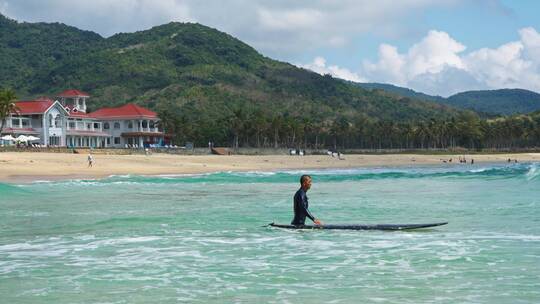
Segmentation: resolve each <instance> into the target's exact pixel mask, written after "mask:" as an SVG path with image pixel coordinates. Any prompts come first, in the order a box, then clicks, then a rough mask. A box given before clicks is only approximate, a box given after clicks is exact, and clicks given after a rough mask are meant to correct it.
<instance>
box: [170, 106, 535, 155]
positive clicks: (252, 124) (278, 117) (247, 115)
mask: <svg viewBox="0 0 540 304" xmlns="http://www.w3.org/2000/svg"><path fill="white" fill-rule="evenodd" d="M193 116H197V117H198V118H197V119H191V120H189V119H186V117H193ZM182 117H184V119H180V120H178V117H177V116H175V117H174V118H171V117H169V118H167V117H162V118H163V120H164V121H163V123H164V128H165V129H166V130H168V132H170V133H172V134H173V135H175V139H176V141H177V142H179V143H181V142H185V141H192V142H195V144H197V145H204V144H205V143H207V142H208V141H213V142H214V143H215V144H217V145H223V146H230V147H234V148H238V147H257V148H280V147H281V148H284V147H289V148H293V147H294V148H313V149H323V148H331V149H454V148H457V147H462V148H467V149H480V148H488V149H511V148H528V147H529V148H530V147H540V112H537V113H533V114H530V115H519V116H509V117H503V118H497V119H480V118H479V117H478V115H476V114H475V113H472V112H462V113H461V114H460V115H458V116H456V117H453V118H449V119H435V118H433V119H429V120H423V121H410V122H396V121H389V120H375V119H371V118H369V117H367V116H365V115H363V114H358V113H356V114H349V115H345V114H343V115H337V116H336V117H334V118H333V119H325V118H324V117H323V116H322V115H319V116H309V117H308V116H295V115H290V114H287V113H285V114H280V113H269V112H264V111H262V110H255V111H253V112H248V111H247V110H245V109H236V110H233V111H231V114H230V115H228V116H226V118H222V119H217V120H211V119H210V118H209V117H204V115H200V113H198V114H196V115H195V114H190V113H185V116H182Z"/></svg>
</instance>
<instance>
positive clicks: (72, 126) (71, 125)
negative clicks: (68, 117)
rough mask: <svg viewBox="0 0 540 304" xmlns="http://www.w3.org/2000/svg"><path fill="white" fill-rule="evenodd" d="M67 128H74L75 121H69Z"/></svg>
mask: <svg viewBox="0 0 540 304" xmlns="http://www.w3.org/2000/svg"><path fill="white" fill-rule="evenodd" d="M69 128H70V129H75V122H74V121H70V122H69Z"/></svg>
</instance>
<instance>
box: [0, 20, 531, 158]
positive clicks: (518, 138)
mask: <svg viewBox="0 0 540 304" xmlns="http://www.w3.org/2000/svg"><path fill="white" fill-rule="evenodd" d="M1 86H5V87H13V88H14V89H15V90H16V92H17V94H18V95H19V96H23V97H24V98H25V99H28V98H32V97H36V96H40V95H49V96H54V94H57V93H59V92H61V91H63V90H65V89H70V88H75V89H79V90H82V91H86V92H88V93H90V94H91V96H92V97H91V99H90V101H89V103H88V106H89V108H90V110H95V109H97V108H100V107H103V106H117V105H121V104H125V103H127V102H134V103H137V104H140V105H142V106H145V107H148V108H150V109H152V110H155V111H157V112H158V114H159V116H160V117H161V119H162V124H163V126H164V129H165V130H166V131H167V132H168V133H169V134H170V135H171V136H172V138H173V140H174V141H175V142H176V143H177V144H183V143H185V142H194V143H195V144H196V145H206V144H207V143H208V141H213V142H214V143H215V144H216V145H226V146H235V147H238V146H252V147H317V148H322V147H335V148H393V147H395V148H397V147H403V148H430V147H441V148H444V147H455V146H465V147H471V148H476V147H479V146H497V145H501V146H509V145H527V146H530V145H537V143H538V141H537V137H535V136H536V134H537V132H536V131H535V130H537V129H535V128H538V121H537V120H536V119H537V116H534V115H531V116H524V117H517V116H516V117H513V118H507V119H502V121H505V123H509V124H510V125H512V126H514V125H519V127H516V128H522V129H523V130H526V132H525V131H524V132H522V133H518V132H517V131H516V132H514V133H511V136H512V137H511V139H510V141H511V142H508V139H505V137H501V136H503V135H500V134H506V133H497V134H495V133H496V132H499V131H498V130H499V129H501V128H505V127H506V126H507V125H505V123H503V122H500V121H499V120H493V121H489V120H482V119H480V118H479V117H478V116H477V115H476V114H475V113H473V112H467V111H460V110H456V109H455V108H452V107H449V106H447V105H441V104H438V103H434V102H426V101H421V100H418V99H415V98H410V97H402V96H398V95H396V94H394V93H388V92H385V91H382V90H367V89H363V88H361V87H358V86H357V85H355V84H351V83H348V82H345V81H342V80H339V79H334V78H332V77H331V76H329V75H325V76H321V75H319V74H316V73H314V72H311V71H307V70H304V69H300V68H298V67H295V66H293V65H290V64H288V63H283V62H279V61H275V60H272V59H269V58H266V57H264V56H262V55H261V54H259V53H258V52H257V51H255V50H254V49H253V48H251V47H250V46H248V45H247V44H245V43H243V42H241V41H239V40H238V39H236V38H234V37H232V36H230V35H228V34H225V33H223V32H220V31H218V30H215V29H212V28H209V27H206V26H203V25H200V24H191V23H187V24H182V23H169V24H165V25H161V26H157V27H154V28H152V29H149V30H145V31H140V32H136V33H122V34H117V35H114V36H112V37H109V38H103V37H101V36H99V35H98V34H95V33H92V32H88V31H81V30H78V29H76V28H73V27H69V26H65V25H63V24H45V23H18V22H16V21H13V20H9V19H7V18H5V17H3V16H1V15H0V87H1ZM531 128H532V129H531ZM501 132H502V131H501ZM505 132H506V131H505ZM535 132H536V133H535ZM504 136H506V135H504Z"/></svg>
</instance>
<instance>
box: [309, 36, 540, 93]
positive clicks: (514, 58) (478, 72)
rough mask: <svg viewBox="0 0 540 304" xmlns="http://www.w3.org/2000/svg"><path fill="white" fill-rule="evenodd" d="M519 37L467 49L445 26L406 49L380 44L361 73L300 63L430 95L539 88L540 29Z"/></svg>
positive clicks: (319, 63) (323, 64)
mask: <svg viewBox="0 0 540 304" xmlns="http://www.w3.org/2000/svg"><path fill="white" fill-rule="evenodd" d="M519 37H520V39H519V40H518V41H512V42H508V43H505V44H503V45H501V46H499V47H497V48H495V49H490V48H482V49H479V50H475V51H471V52H469V53H466V52H465V51H466V46H465V45H463V44H462V43H460V42H458V41H456V40H455V39H453V38H452V37H451V36H450V35H449V34H448V33H445V32H442V31H435V30H432V31H429V33H428V34H427V35H426V36H425V37H424V38H423V39H422V40H421V41H419V42H418V43H415V44H414V45H413V46H411V47H410V48H409V49H408V51H407V52H404V53H400V52H399V51H398V49H397V48H396V47H395V46H392V45H390V44H381V45H380V47H379V52H378V60H377V61H375V62H371V61H368V60H366V61H364V62H363V64H362V67H361V68H359V71H358V72H351V71H349V70H346V69H342V68H340V67H338V66H332V65H331V66H327V64H326V61H325V60H324V58H321V57H318V58H316V60H315V61H314V62H313V63H310V64H306V65H300V66H301V67H304V68H309V69H311V70H313V71H315V72H317V73H321V74H325V73H329V74H332V75H333V76H335V77H339V78H344V79H348V80H353V81H357V80H355V79H365V80H367V81H369V82H383V83H391V84H395V85H398V86H404V87H409V88H411V89H414V90H417V91H421V92H425V93H428V94H434V95H442V96H449V95H452V94H455V93H458V92H461V91H465V90H480V89H500V88H523V89H529V90H533V91H537V92H540V34H539V33H538V32H537V31H536V30H535V29H534V28H532V27H528V28H523V29H521V30H519Z"/></svg>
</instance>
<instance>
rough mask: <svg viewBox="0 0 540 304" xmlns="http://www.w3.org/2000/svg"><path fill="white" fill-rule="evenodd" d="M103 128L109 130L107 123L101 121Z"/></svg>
mask: <svg viewBox="0 0 540 304" xmlns="http://www.w3.org/2000/svg"><path fill="white" fill-rule="evenodd" d="M103 129H105V130H109V123H108V122H106V123H103Z"/></svg>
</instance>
